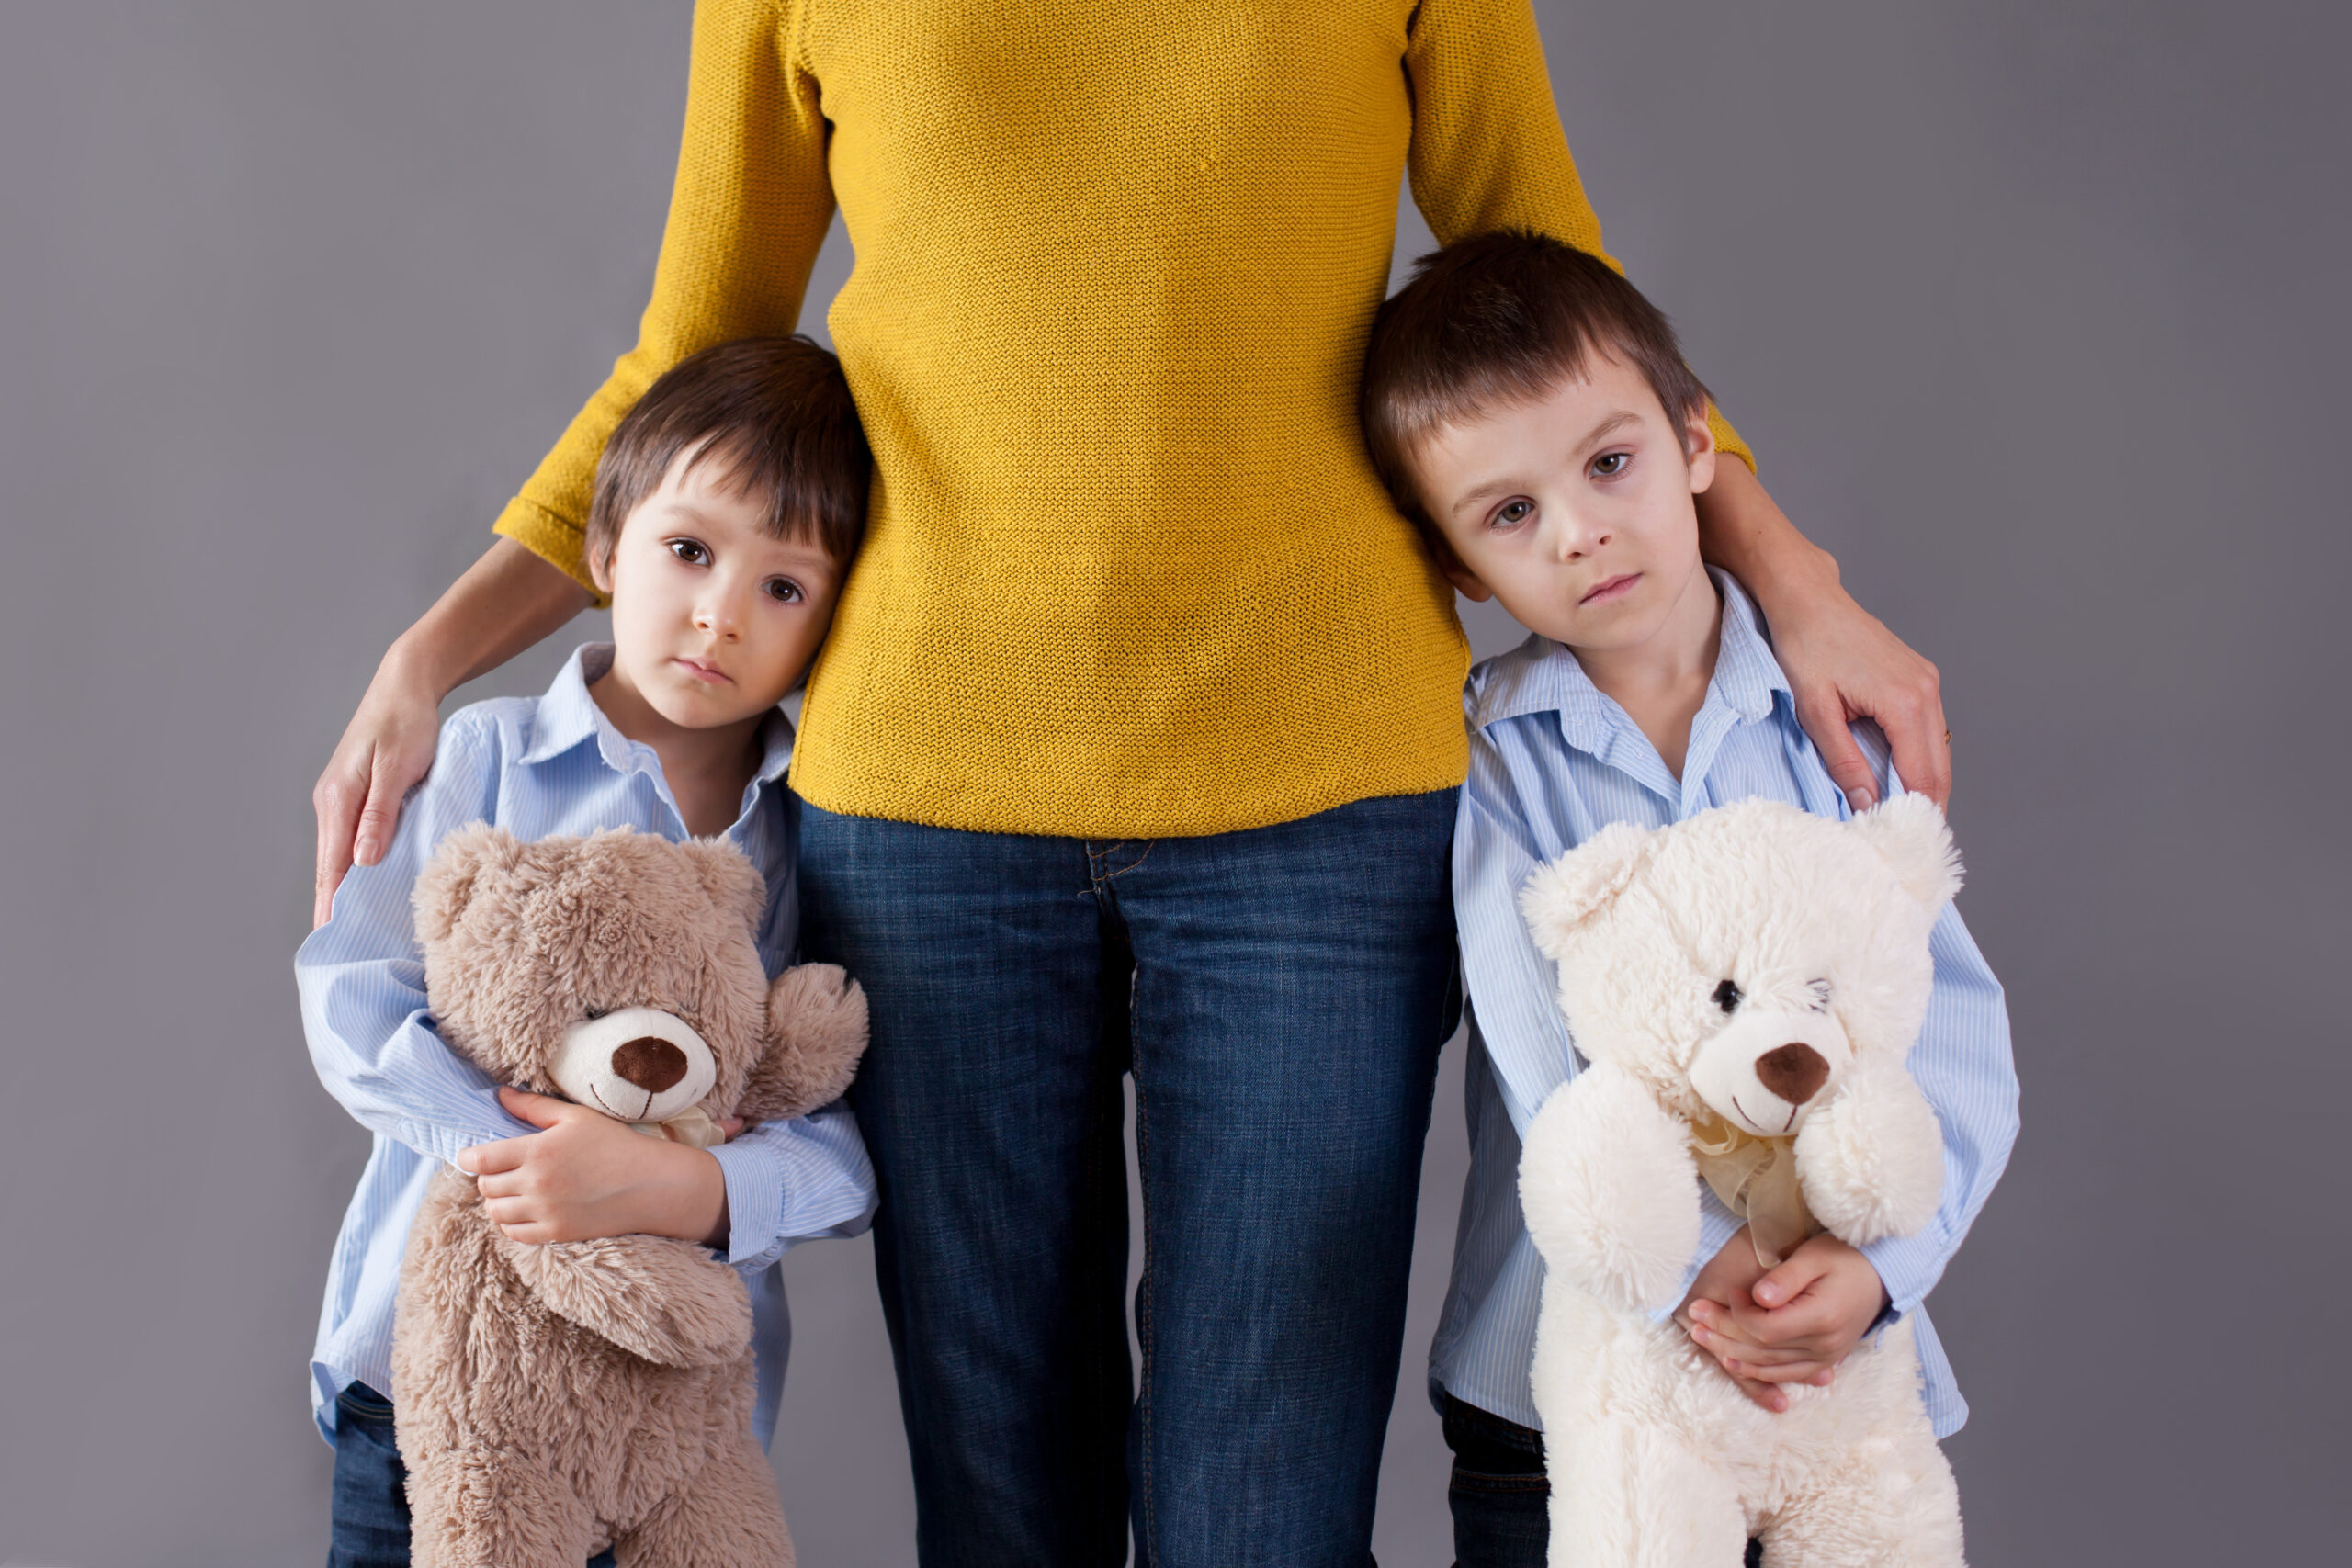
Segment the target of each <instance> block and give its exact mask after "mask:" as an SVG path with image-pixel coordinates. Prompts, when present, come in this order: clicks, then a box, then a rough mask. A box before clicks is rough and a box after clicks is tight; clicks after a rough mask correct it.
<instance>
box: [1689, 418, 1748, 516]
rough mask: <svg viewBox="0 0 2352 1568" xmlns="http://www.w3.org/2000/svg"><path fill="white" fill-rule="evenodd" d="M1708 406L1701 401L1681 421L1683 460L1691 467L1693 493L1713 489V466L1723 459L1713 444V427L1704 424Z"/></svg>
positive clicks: (1698, 493)
mask: <svg viewBox="0 0 2352 1568" xmlns="http://www.w3.org/2000/svg"><path fill="white" fill-rule="evenodd" d="M1708 407H1709V405H1708V404H1705V403H1702V404H1700V405H1699V407H1698V408H1697V409H1695V410H1693V411H1692V412H1691V413H1689V414H1688V415H1686V416H1685V417H1684V419H1683V421H1682V463H1683V467H1685V468H1689V469H1690V470H1691V494H1692V495H1704V494H1705V493H1706V492H1707V491H1710V490H1712V489H1713V488H1714V483H1715V465H1716V464H1718V463H1720V462H1721V461H1723V454H1722V452H1721V451H1720V450H1719V449H1718V448H1717V447H1716V446H1715V427H1714V426H1713V425H1712V424H1709V423H1707V411H1708ZM1733 461H1735V462H1736V461H1738V459H1737V458H1734V459H1733Z"/></svg>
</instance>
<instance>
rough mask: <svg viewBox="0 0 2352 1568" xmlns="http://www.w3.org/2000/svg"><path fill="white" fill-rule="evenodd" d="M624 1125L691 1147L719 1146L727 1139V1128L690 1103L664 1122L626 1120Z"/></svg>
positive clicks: (708, 1147)
mask: <svg viewBox="0 0 2352 1568" xmlns="http://www.w3.org/2000/svg"><path fill="white" fill-rule="evenodd" d="M621 1125H622V1126H624V1127H627V1128H628V1129H629V1130H630V1131H632V1132H637V1133H642V1134H645V1135H646V1136H647V1137H649V1138H667V1139H669V1140H670V1141H671V1142H672V1143H673V1144H684V1145H686V1147H688V1148H690V1149H711V1148H717V1147H718V1145H721V1144H723V1143H725V1142H726V1141H727V1129H726V1128H724V1127H721V1126H720V1125H719V1124H718V1122H714V1121H712V1120H711V1119H710V1115H709V1113H708V1112H707V1111H704V1110H703V1108H702V1107H701V1106H699V1105H689V1106H687V1107H686V1108H685V1109H684V1111H679V1112H678V1113H677V1114H676V1115H675V1116H673V1117H670V1118H669V1119H668V1120H666V1121H662V1122H622V1123H621Z"/></svg>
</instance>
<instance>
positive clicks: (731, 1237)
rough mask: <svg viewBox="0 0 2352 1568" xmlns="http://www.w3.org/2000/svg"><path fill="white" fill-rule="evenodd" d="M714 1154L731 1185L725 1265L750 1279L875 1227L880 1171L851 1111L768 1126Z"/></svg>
mask: <svg viewBox="0 0 2352 1568" xmlns="http://www.w3.org/2000/svg"><path fill="white" fill-rule="evenodd" d="M710 1152H711V1154H712V1156H714V1157H715V1158H717V1159H718V1168H719V1169H720V1170H721V1171H722V1172H724V1173H725V1175H726V1179H727V1212H728V1225H729V1230H728V1246H727V1261H728V1262H729V1263H731V1264H733V1265H735V1267H737V1268H738V1269H742V1270H744V1271H745V1272H747V1273H752V1272H757V1271H758V1270H760V1269H764V1268H766V1267H767V1266H768V1265H769V1264H771V1263H773V1262H775V1260H776V1259H777V1258H781V1257H783V1256H784V1255H785V1253H786V1252H787V1251H789V1250H790V1249H791V1248H792V1247H794V1246H795V1245H796V1244H797V1243H799V1242H803V1241H810V1240H813V1239H815V1238H816V1237H819V1236H831V1235H857V1234H858V1233H859V1232H861V1231H863V1230H865V1227H866V1226H867V1225H868V1224H871V1223H872V1221H873V1218H874V1209H875V1184H874V1166H873V1162H872V1161H871V1160H870V1159H868V1158H867V1156H866V1153H865V1139H864V1138H863V1137H861V1136H860V1135H859V1134H858V1131H857V1119H856V1117H854V1116H853V1115H852V1114H851V1113H850V1111H849V1110H848V1108H847V1107H846V1106H834V1107H829V1108H827V1109H825V1110H821V1111H814V1112H812V1113H811V1114H809V1115H807V1116H796V1117H794V1118H792V1119H790V1120H788V1121H778V1122H761V1123H760V1124H759V1125H757V1126H755V1127H752V1128H751V1129H749V1130H748V1131H746V1132H745V1133H744V1134H742V1135H741V1137H738V1138H734V1139H731V1140H729V1142H727V1143H724V1144H721V1145H718V1147H717V1148H715V1149H713V1150H711V1151H710Z"/></svg>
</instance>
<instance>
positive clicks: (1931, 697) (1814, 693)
mask: <svg viewBox="0 0 2352 1568" xmlns="http://www.w3.org/2000/svg"><path fill="white" fill-rule="evenodd" d="M1699 538H1700V544H1701V547H1702V549H1703V550H1704V552H1705V554H1706V557H1707V558H1708V559H1709V560H1711V561H1713V562H1715V563H1717V564H1718V565H1720V566H1722V567H1724V568H1725V569H1726V570H1729V571H1730V572H1731V574H1732V575H1733V576H1734V577H1736V578H1738V579H1739V580H1740V581H1741V582H1742V583H1744V584H1746V585H1747V590H1748V592H1751V593H1753V594H1754V595H1755V596H1756V602H1757V603H1758V604H1759V605H1760V606H1762V608H1763V611H1764V616H1765V619H1766V620H1768V621H1769V622H1770V623H1771V627H1772V651H1773V653H1774V654H1775V655H1776V656H1777V657H1778V658H1779V659H1780V661H1781V670H1782V671H1785V672H1786V673H1787V675H1788V677H1789V686H1790V689H1791V690H1792V692H1794V693H1795V694H1796V707H1797V721H1798V722H1799V723H1800V724H1803V725H1804V730H1805V733H1806V734H1807V735H1810V736H1811V737H1813V743H1814V745H1815V747H1817V748H1818V749H1819V750H1820V751H1821V760H1822V761H1823V762H1824V763H1826V765H1827V767H1828V769H1829V776H1830V777H1831V778H1832V779H1833V780H1835V781H1836V782H1837V784H1838V788H1839V789H1841V790H1843V791H1845V794H1846V800H1847V803H1848V804H1849V805H1850V806H1851V807H1853V808H1854V809H1855V810H1857V811H1860V810H1864V809H1866V808H1867V807H1871V806H1874V805H1876V804H1877V802H1878V781H1877V779H1876V777H1875V776H1873V774H1872V773H1871V765H1870V761H1869V760H1868V759H1867V758H1865V757H1864V756H1863V755H1862V752H1861V749H1860V747H1858V746H1856V745H1855V744H1854V738H1853V736H1852V735H1851V734H1850V733H1849V731H1848V728H1847V726H1848V725H1849V724H1850V723H1852V722H1853V721H1854V720H1855V719H1858V718H1869V719H1874V720H1876V721H1877V724H1878V727H1879V728H1880V729H1882V730H1883V731H1884V732H1885V734H1886V740H1887V745H1888V746H1889V747H1890V748H1892V749H1893V750H1894V771H1895V773H1896V774H1897V775H1899V776H1900V777H1901V779H1902V780H1903V783H1904V784H1905V787H1907V788H1910V789H1915V790H1917V791H1918V792H1919V793H1921V794H1922V795H1928V797H1930V798H1931V799H1933V800H1934V801H1935V803H1936V804H1937V805H1938V806H1939V807H1949V806H1950V805H1951V730H1950V729H1949V728H1946V726H1945V719H1944V703H1943V689H1942V685H1941V682H1940V679H1939V676H1938V675H1937V672H1936V667H1935V666H1934V665H1932V664H1930V663H1928V661H1927V660H1925V659H1922V658H1920V657H1919V655H1917V653H1914V652H1913V651H1911V649H1909V648H1908V647H1906V646H1905V644H1904V642H1903V639H1902V638H1900V637H1896V636H1895V635H1894V633H1893V632H1890V631H1888V630H1887V629H1886V627H1885V626H1883V625H1882V624H1880V622H1879V620H1878V618H1877V617H1876V616H1874V615H1871V613H1870V612H1869V611H1867V610H1864V609H1863V608H1862V607H1861V606H1860V604H1855V603H1854V601H1853V599H1852V597H1851V596H1849V594H1848V593H1847V592H1846V590H1845V589H1844V588H1843V587H1842V586H1840V585H1839V583H1838V563H1837V562H1836V561H1834V560H1832V559H1830V558H1829V556H1828V555H1827V553H1826V552H1825V551H1823V550H1821V549H1819V548H1817V547H1815V546H1814V545H1812V544H1811V543H1809V542H1807V541H1806V539H1805V537H1804V535H1802V534H1800V533H1798V532H1797V530H1796V527H1795V525H1793V524H1792V523H1791V522H1790V521H1789V520H1788V518H1787V517H1786V516H1784V515H1783V514H1782V513H1781V509H1780V508H1779V507H1778V506H1777V505H1775V504H1774V503H1773V501H1772V498H1771V497H1770V495H1768V494H1766V493H1765V491H1764V487H1763V486H1762V485H1761V484H1758V482H1757V479H1756V476H1755V475H1754V474H1752V473H1750V472H1748V470H1747V464H1745V463H1742V462H1739V461H1737V460H1736V459H1731V460H1726V461H1724V462H1719V463H1717V464H1716V465H1715V482H1714V483H1713V485H1711V486H1710V487H1708V490H1707V491H1706V493H1705V494H1703V495H1702V496H1700V498H1699Z"/></svg>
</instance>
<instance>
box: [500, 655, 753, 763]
mask: <svg viewBox="0 0 2352 1568" xmlns="http://www.w3.org/2000/svg"><path fill="white" fill-rule="evenodd" d="M612 668H613V645H612V644H611V643H609V642H584V643H582V644H581V645H580V646H579V647H578V648H576V649H572V651H571V658H569V659H567V660H564V661H563V668H562V670H561V671H558V673H557V675H556V678H555V681H554V683H553V684H551V685H549V686H548V689H547V692H546V694H544V695H542V696H541V697H540V698H539V700H538V704H537V708H536V710H535V712H534V714H533V716H532V720H531V735H530V740H529V743H528V744H527V745H526V746H525V747H524V748H523V754H522V756H521V758H520V759H519V761H523V762H525V763H532V762H545V761H551V760H553V759H554V758H557V757H560V756H563V755H564V754H565V753H567V752H569V751H571V750H572V749H573V748H574V747H577V746H580V745H582V744H583V743H584V742H586V741H589V740H592V739H593V740H594V741H595V743H596V751H597V754H598V755H599V756H601V757H603V758H604V760H605V765H606V766H607V767H609V768H611V769H612V770H613V771H614V772H615V773H634V772H636V771H637V770H638V768H639V766H640V763H639V761H638V757H639V754H640V753H641V754H642V755H643V756H644V757H646V758H649V759H650V757H651V755H652V748H650V747H641V746H639V744H638V743H637V742H636V741H634V740H631V739H629V738H628V736H626V735H623V734H622V733H621V732H620V731H619V730H617V729H616V728H613V721H612V720H611V719H609V718H606V717H605V710H604V709H603V708H600V707H598V706H597V705H596V699H595V698H594V697H593V696H591V695H589V694H588V688H589V687H590V686H593V685H594V684H595V683H596V682H599V681H601V680H603V679H604V678H605V675H606V674H607V673H609V672H610V671H611V670H612ZM792 742H793V729H792V720H791V719H789V718H787V717H786V716H785V712H784V709H782V708H781V707H778V708H775V709H774V710H772V711H771V712H770V713H769V714H768V716H767V718H766V720H765V722H764V723H763V724H762V726H761V728H760V766H759V771H758V773H755V774H754V775H753V780H754V782H755V783H759V784H773V783H775V781H776V780H777V779H779V778H782V777H783V776H784V772H785V770H786V768H788V767H790V766H791V765H792Z"/></svg>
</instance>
